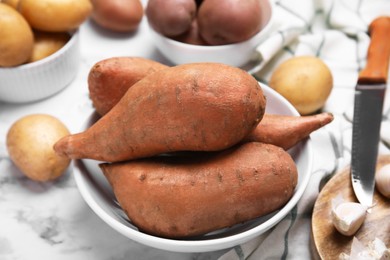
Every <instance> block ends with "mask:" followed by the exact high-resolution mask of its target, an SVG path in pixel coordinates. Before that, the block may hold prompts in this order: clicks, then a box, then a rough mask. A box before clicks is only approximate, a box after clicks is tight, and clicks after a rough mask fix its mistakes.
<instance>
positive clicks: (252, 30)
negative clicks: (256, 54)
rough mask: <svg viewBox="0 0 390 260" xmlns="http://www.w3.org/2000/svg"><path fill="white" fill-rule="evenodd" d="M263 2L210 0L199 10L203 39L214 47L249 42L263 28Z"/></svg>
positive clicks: (264, 2)
mask: <svg viewBox="0 0 390 260" xmlns="http://www.w3.org/2000/svg"><path fill="white" fill-rule="evenodd" d="M264 5H267V8H268V2H266V1H260V0H245V1H241V0H223V1H221V0H207V1H204V2H202V4H201V5H200V7H199V11H198V15H197V19H198V25H199V32H200V35H201V36H202V38H203V39H204V40H205V41H206V42H207V43H208V44H210V45H224V44H231V43H237V42H241V41H245V40H247V39H249V38H250V37H252V36H253V35H255V34H256V33H257V32H259V31H260V29H261V28H262V27H263V15H264V14H263V10H262V8H263V6H264Z"/></svg>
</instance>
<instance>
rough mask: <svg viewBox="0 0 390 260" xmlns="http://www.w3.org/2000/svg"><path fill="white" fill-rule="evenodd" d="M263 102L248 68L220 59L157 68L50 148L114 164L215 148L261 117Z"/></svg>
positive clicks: (232, 140) (234, 138) (246, 130)
mask: <svg viewBox="0 0 390 260" xmlns="http://www.w3.org/2000/svg"><path fill="white" fill-rule="evenodd" d="M265 105H266V100H265V97H264V94H263V91H262V89H261V88H260V87H259V84H258V82H257V81H256V80H255V79H254V78H253V77H252V76H251V75H250V74H248V73H247V72H245V71H243V70H241V69H239V68H235V67H232V66H228V65H224V64H220V63H192V64H183V65H178V66H175V67H170V68H166V69H164V70H160V71H157V72H155V73H153V74H151V75H149V76H147V77H145V78H143V79H142V80H140V81H138V82H137V83H136V84H134V85H133V86H132V87H131V88H130V89H129V90H128V91H127V92H126V94H125V95H124V97H123V98H122V99H121V100H120V101H119V103H118V104H117V105H115V106H114V107H113V108H112V109H111V110H110V112H108V113H107V114H106V115H104V116H103V117H102V118H101V119H99V120H98V121H97V122H96V123H95V124H94V125H92V126H91V127H90V128H89V129H87V130H86V131H84V132H82V133H78V134H74V135H70V136H67V137H64V138H62V139H61V140H59V141H58V142H57V143H56V144H55V146H54V149H55V151H56V152H57V153H58V154H59V155H63V156H67V157H69V158H72V159H80V158H90V159H96V160H102V161H108V162H117V161H124V160H130V159H136V158H140V157H148V156H153V155H157V154H160V153H167V152H174V151H183V150H184V151H217V150H223V149H226V148H228V147H231V146H233V145H235V144H237V143H238V142H240V141H241V140H242V139H243V138H244V137H245V136H246V135H248V134H249V133H250V132H251V131H252V130H253V129H254V128H255V127H256V126H257V124H258V123H259V122H260V121H261V119H262V117H263V115H264V111H265Z"/></svg>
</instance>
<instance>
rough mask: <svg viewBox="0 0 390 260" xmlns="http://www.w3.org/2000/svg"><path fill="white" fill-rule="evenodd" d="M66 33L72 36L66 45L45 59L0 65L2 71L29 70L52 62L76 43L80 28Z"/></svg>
mask: <svg viewBox="0 0 390 260" xmlns="http://www.w3.org/2000/svg"><path fill="white" fill-rule="evenodd" d="M66 33H68V34H69V35H70V38H69V40H68V41H67V42H66V43H65V45H64V46H62V47H61V49H59V50H58V51H56V52H54V53H52V54H50V55H49V56H47V57H45V58H43V59H40V60H37V61H34V62H30V63H25V64H21V65H18V66H13V67H0V72H1V71H3V72H6V71H10V70H12V71H22V70H29V69H31V68H34V67H38V66H40V65H44V64H47V63H49V64H50V63H51V62H52V61H53V60H56V59H57V58H58V57H59V56H62V55H63V54H64V53H65V52H66V51H67V50H68V49H70V48H71V47H72V46H73V45H75V43H76V41H77V40H78V37H79V29H76V30H73V31H69V32H66Z"/></svg>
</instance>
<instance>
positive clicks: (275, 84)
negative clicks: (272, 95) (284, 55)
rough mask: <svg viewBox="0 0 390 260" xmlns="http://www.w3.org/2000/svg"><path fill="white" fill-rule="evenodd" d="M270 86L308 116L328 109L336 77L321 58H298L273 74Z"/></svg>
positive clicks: (291, 59) (287, 62) (302, 113)
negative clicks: (325, 108) (326, 105)
mask: <svg viewBox="0 0 390 260" xmlns="http://www.w3.org/2000/svg"><path fill="white" fill-rule="evenodd" d="M269 86H270V87H271V88H273V89H274V90H275V91H276V92H278V93H279V94H281V95H282V96H284V97H285V98H286V99H287V100H288V101H289V102H290V103H291V104H292V105H293V106H294V107H295V108H296V109H297V110H298V112H299V113H300V114H301V115H309V114H313V113H315V112H316V111H318V110H319V109H321V108H322V107H323V106H324V105H325V103H326V101H327V99H328V97H329V95H330V94H331V92H332V89H333V75H332V72H331V70H330V69H329V68H328V66H327V65H326V64H325V63H324V62H323V61H322V60H321V59H320V58H317V57H314V56H295V57H292V58H290V59H288V60H286V61H284V62H282V63H281V64H280V65H279V66H278V67H277V68H276V69H275V70H274V72H273V73H272V75H271V78H270V81H269ZM302 93H304V94H302Z"/></svg>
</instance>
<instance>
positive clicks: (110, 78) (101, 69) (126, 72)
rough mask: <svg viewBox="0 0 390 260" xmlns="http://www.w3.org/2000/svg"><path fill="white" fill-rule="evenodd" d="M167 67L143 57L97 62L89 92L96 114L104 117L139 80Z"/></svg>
mask: <svg viewBox="0 0 390 260" xmlns="http://www.w3.org/2000/svg"><path fill="white" fill-rule="evenodd" d="M165 68H167V66H165V65H163V64H161V63H159V62H156V61H153V60H150V59H145V58H141V57H112V58H108V59H105V60H101V61H99V62H97V63H96V64H95V65H93V67H92V68H91V69H90V71H89V74H88V90H89V96H90V98H91V100H92V104H93V106H94V107H95V110H96V112H97V113H98V114H99V115H101V116H103V115H105V114H106V113H107V112H108V111H110V110H111V108H112V107H113V106H114V105H116V104H117V103H118V101H119V100H120V99H121V98H122V97H123V96H124V95H125V93H126V91H127V90H128V89H129V88H130V87H131V86H132V85H134V84H135V83H136V82H138V81H139V80H141V79H143V78H144V77H146V76H147V75H149V74H152V73H154V72H156V71H158V70H161V69H165Z"/></svg>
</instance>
